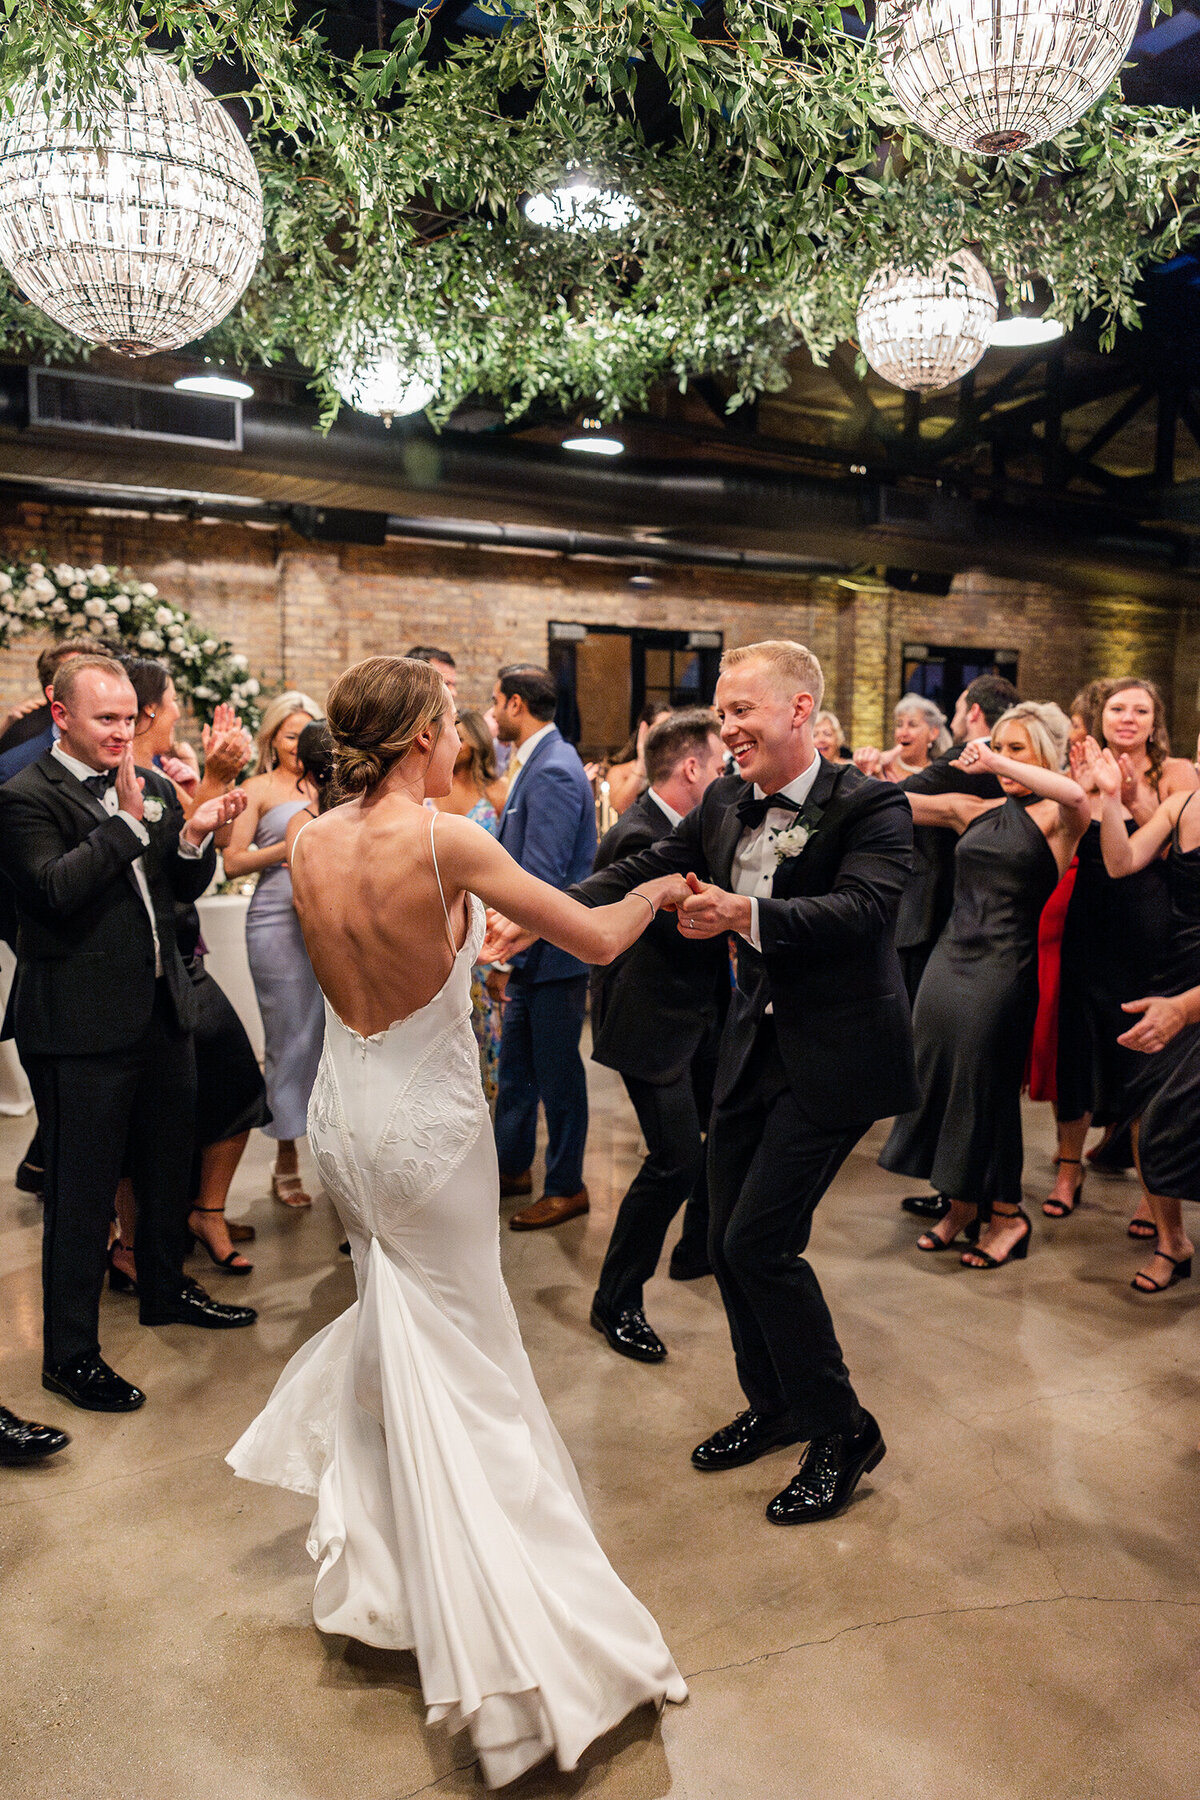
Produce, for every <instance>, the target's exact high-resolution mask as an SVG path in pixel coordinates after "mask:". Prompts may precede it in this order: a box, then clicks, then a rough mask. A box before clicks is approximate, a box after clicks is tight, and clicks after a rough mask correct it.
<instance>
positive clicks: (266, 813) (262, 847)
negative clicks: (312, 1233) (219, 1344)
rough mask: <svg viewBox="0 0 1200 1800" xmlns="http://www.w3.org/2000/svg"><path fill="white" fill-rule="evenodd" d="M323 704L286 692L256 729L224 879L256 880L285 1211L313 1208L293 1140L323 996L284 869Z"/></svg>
mask: <svg viewBox="0 0 1200 1800" xmlns="http://www.w3.org/2000/svg"><path fill="white" fill-rule="evenodd" d="M320 716H321V712H320V708H319V707H318V706H317V703H316V701H315V700H310V699H309V697H308V695H307V694H302V693H299V692H298V691H297V690H295V689H290V690H289V691H288V692H287V693H285V694H280V695H279V696H278V698H276V699H275V700H272V702H271V704H270V706H268V708H267V710H266V712H265V713H264V714H263V720H262V724H261V725H260V726H259V730H258V760H257V762H256V763H255V765H254V773H253V775H252V776H251V777H250V779H249V781H247V783H246V786H245V794H246V798H247V800H248V802H249V804H248V805H247V807H246V810H245V812H244V813H243V814H242V816H241V818H240V819H239V820H238V821H237V825H236V827H235V829H234V833H233V837H232V839H231V841H230V845H229V848H228V850H226V852H225V873H226V874H227V875H229V876H232V877H233V878H234V879H235V880H236V879H237V878H238V877H239V876H242V875H253V874H257V876H258V886H257V887H256V888H255V890H254V897H253V899H252V900H251V902H250V911H249V912H248V913H247V915H246V951H247V954H248V956H249V959H250V973H251V975H252V976H253V978H254V991H255V993H256V994H257V996H258V1010H259V1012H260V1013H261V1014H262V1022H263V1036H264V1038H265V1039H266V1059H265V1067H264V1071H263V1072H264V1074H265V1076H266V1082H267V1104H268V1106H269V1107H270V1109H271V1123H270V1124H269V1125H267V1126H266V1127H265V1128H264V1129H265V1130H266V1132H267V1135H268V1137H273V1138H274V1139H275V1140H276V1152H275V1169H274V1173H273V1174H272V1176H271V1192H272V1193H273V1194H274V1196H275V1198H276V1199H277V1200H280V1201H282V1203H283V1204H284V1206H293V1207H305V1206H311V1205H312V1199H311V1197H310V1196H309V1195H308V1194H307V1193H306V1192H305V1190H304V1185H303V1183H302V1182H301V1180H300V1163H299V1157H298V1155H297V1150H296V1140H297V1139H298V1138H302V1137H303V1136H304V1134H305V1130H306V1120H307V1114H308V1096H309V1094H310V1093H311V1092H312V1085H313V1082H314V1081H315V1080H316V1075H317V1065H318V1063H319V1062H320V1060H321V1042H322V1038H323V1036H324V1030H325V1020H324V1011H323V1008H322V1004H321V991H320V989H319V988H318V986H317V978H316V976H315V975H314V974H313V971H312V964H311V963H310V962H309V960H308V951H307V950H306V949H305V948H304V938H303V936H302V934H301V931H300V922H299V920H298V919H297V917H296V913H295V909H294V908H293V906H292V881H291V876H290V874H289V873H288V866H287V828H288V821H289V820H290V819H291V818H292V816H293V815H294V814H295V813H298V812H301V811H302V810H303V809H304V808H305V807H306V806H308V805H309V804H310V802H312V801H313V800H314V799H315V797H316V796H315V790H314V788H313V785H312V783H311V781H309V780H308V779H307V778H306V777H305V775H304V773H303V771H302V770H301V768H300V762H299V758H298V756H297V748H296V747H297V745H298V743H299V741H300V733H301V732H302V731H303V730H304V727H305V726H306V725H308V724H311V722H312V720H314V719H319V718H320Z"/></svg>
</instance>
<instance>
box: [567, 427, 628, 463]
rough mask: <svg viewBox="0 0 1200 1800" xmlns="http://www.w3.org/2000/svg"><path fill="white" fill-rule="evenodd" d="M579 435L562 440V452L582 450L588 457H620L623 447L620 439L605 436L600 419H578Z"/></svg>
mask: <svg viewBox="0 0 1200 1800" xmlns="http://www.w3.org/2000/svg"><path fill="white" fill-rule="evenodd" d="M579 427H580V429H579V433H578V435H577V436H575V437H569V438H564V439H563V441H562V447H563V449H564V450H582V451H584V452H586V454H587V455H588V456H621V455H623V454H624V450H625V446H624V444H623V443H622V442H621V440H620V438H615V437H609V436H607V435H606V433H605V430H604V425H603V423H602V421H601V420H600V419H580V421H579Z"/></svg>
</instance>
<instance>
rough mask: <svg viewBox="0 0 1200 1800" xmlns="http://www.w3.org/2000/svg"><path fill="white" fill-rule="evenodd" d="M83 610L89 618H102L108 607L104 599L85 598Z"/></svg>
mask: <svg viewBox="0 0 1200 1800" xmlns="http://www.w3.org/2000/svg"><path fill="white" fill-rule="evenodd" d="M83 610H84V612H85V613H86V614H87V616H88V618H89V619H102V618H103V617H104V615H105V613H106V612H107V611H108V608H107V606H106V605H105V603H104V601H103V600H85V601H84V603H83Z"/></svg>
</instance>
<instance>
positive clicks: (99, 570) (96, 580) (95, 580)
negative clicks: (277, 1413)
mask: <svg viewBox="0 0 1200 1800" xmlns="http://www.w3.org/2000/svg"><path fill="white" fill-rule="evenodd" d="M84 580H85V581H90V582H91V584H92V586H93V587H107V586H108V584H109V582H110V581H111V580H112V576H111V575H110V574H109V572H108V570H107V569H106V568H105V566H104V564H103V563H93V564H92V566H91V568H90V569H89V570H88V572H87V574H86V575H85V576H84Z"/></svg>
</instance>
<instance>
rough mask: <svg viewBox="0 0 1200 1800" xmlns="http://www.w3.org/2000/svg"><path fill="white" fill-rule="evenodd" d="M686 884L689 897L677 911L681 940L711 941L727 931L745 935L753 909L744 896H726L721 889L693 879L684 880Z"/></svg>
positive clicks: (692, 877)
mask: <svg viewBox="0 0 1200 1800" xmlns="http://www.w3.org/2000/svg"><path fill="white" fill-rule="evenodd" d="M687 884H688V886H689V887H690V888H691V890H692V897H691V899H690V900H685V901H684V902H683V904H682V906H680V908H679V929H680V931H681V932H682V933H683V935H684V937H687V938H697V939H699V938H713V937H721V936H723V935H724V934H725V933H726V932H730V931H739V932H747V931H749V929H750V925H751V921H752V919H753V909H752V907H751V905H750V900H749V896H748V895H746V894H727V893H726V892H725V889H724V888H719V887H713V886H712V884H711V883H710V882H705V881H701V880H699V878H698V877H697V876H695V875H689V876H688V877H687Z"/></svg>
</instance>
